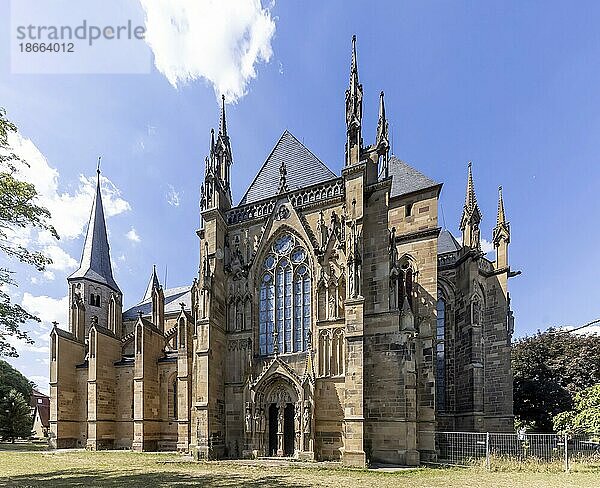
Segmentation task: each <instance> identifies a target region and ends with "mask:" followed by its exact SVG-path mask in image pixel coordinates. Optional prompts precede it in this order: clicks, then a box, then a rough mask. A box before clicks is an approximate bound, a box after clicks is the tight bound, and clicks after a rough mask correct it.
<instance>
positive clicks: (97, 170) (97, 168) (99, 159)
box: [96, 156, 102, 176]
mask: <svg viewBox="0 0 600 488" xmlns="http://www.w3.org/2000/svg"><path fill="white" fill-rule="evenodd" d="M101 161H102V156H98V166H97V167H96V173H98V176H100V162H101Z"/></svg>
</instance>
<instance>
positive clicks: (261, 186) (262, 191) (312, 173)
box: [239, 130, 336, 205]
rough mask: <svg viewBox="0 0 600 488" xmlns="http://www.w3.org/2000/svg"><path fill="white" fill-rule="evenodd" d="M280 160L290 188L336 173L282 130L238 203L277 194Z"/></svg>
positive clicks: (316, 181) (323, 178) (324, 178)
mask: <svg viewBox="0 0 600 488" xmlns="http://www.w3.org/2000/svg"><path fill="white" fill-rule="evenodd" d="M282 162H284V163H285V166H286V170H287V175H286V183H287V186H288V188H289V190H290V191H294V190H298V189H300V188H304V187H307V186H311V185H315V184H317V183H321V182H323V181H328V180H331V179H334V178H336V175H335V174H334V173H333V172H332V171H331V170H330V169H329V168H328V167H327V166H326V165H325V164H324V163H323V162H322V161H321V160H320V159H319V158H317V157H316V156H315V155H314V154H313V153H312V152H310V150H308V149H307V148H306V146H304V144H302V143H301V142H300V141H299V140H298V139H296V137H294V136H293V135H292V134H291V133H290V132H289V131H288V130H286V131H284V133H283V134H282V135H281V137H280V138H279V141H277V144H275V147H274V148H273V150H272V151H271V154H269V157H267V160H266V161H265V162H264V164H263V165H262V167H261V168H260V170H259V172H258V173H257V175H256V176H255V177H254V181H252V183H251V184H250V186H249V187H248V190H246V193H245V195H244V196H243V198H242V200H241V201H240V203H239V204H240V205H245V204H247V203H253V202H257V201H259V200H263V199H265V198H271V197H274V196H275V195H277V191H278V188H279V168H280V167H281V163H282Z"/></svg>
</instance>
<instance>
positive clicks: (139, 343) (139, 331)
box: [135, 325, 142, 354]
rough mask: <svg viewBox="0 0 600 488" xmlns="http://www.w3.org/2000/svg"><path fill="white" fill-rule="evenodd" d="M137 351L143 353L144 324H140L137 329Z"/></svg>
mask: <svg viewBox="0 0 600 488" xmlns="http://www.w3.org/2000/svg"><path fill="white" fill-rule="evenodd" d="M135 353H136V354H141V353H142V326H141V325H138V327H137V329H136V331H135Z"/></svg>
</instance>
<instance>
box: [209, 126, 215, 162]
mask: <svg viewBox="0 0 600 488" xmlns="http://www.w3.org/2000/svg"><path fill="white" fill-rule="evenodd" d="M214 155H215V129H213V128H211V129H210V157H211V159H212V158H213V156H214Z"/></svg>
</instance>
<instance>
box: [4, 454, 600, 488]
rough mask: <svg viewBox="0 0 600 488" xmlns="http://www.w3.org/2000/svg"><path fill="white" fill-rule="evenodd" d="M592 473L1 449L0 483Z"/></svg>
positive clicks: (590, 479)
mask: <svg viewBox="0 0 600 488" xmlns="http://www.w3.org/2000/svg"><path fill="white" fill-rule="evenodd" d="M599 478H600V469H592V470H590V471H589V472H574V473H570V474H565V473H550V472H535V471H525V470H521V471H516V472H504V471H503V472H488V471H486V470H485V469H481V468H479V467H473V468H466V469H465V468H444V469H435V468H423V469H418V470H410V471H402V472H396V473H382V472H373V471H367V470H353V469H344V468H341V467H340V468H323V467H309V468H306V467H295V466H268V465H263V464H261V465H248V464H240V463H235V462H208V463H194V462H186V461H185V460H184V459H183V458H181V457H180V456H178V455H176V454H152V453H133V452H128V451H122V452H114V451H112V452H86V451H59V452H12V451H2V452H0V487H4V486H7V487H8V486H10V487H42V488H44V487H66V488H70V487H76V486H77V487H114V488H116V487H122V486H127V487H138V486H143V487H184V486H204V487H237V486H247V487H255V488H259V487H260V488H278V487H297V488H304V487H312V486H323V487H332V488H333V487H341V488H358V487H369V488H374V487H380V486H381V487H398V486H410V487H415V488H419V487H428V488H429V487H432V488H435V487H440V488H454V487H459V488H483V487H486V488H487V487H498V488H505V487H506V488H508V487H528V488H529V487H531V488H536V487H539V488H551V487H557V488H558V487H581V488H587V487H590V488H591V487H594V488H596V487H597V486H598V479H599Z"/></svg>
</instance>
